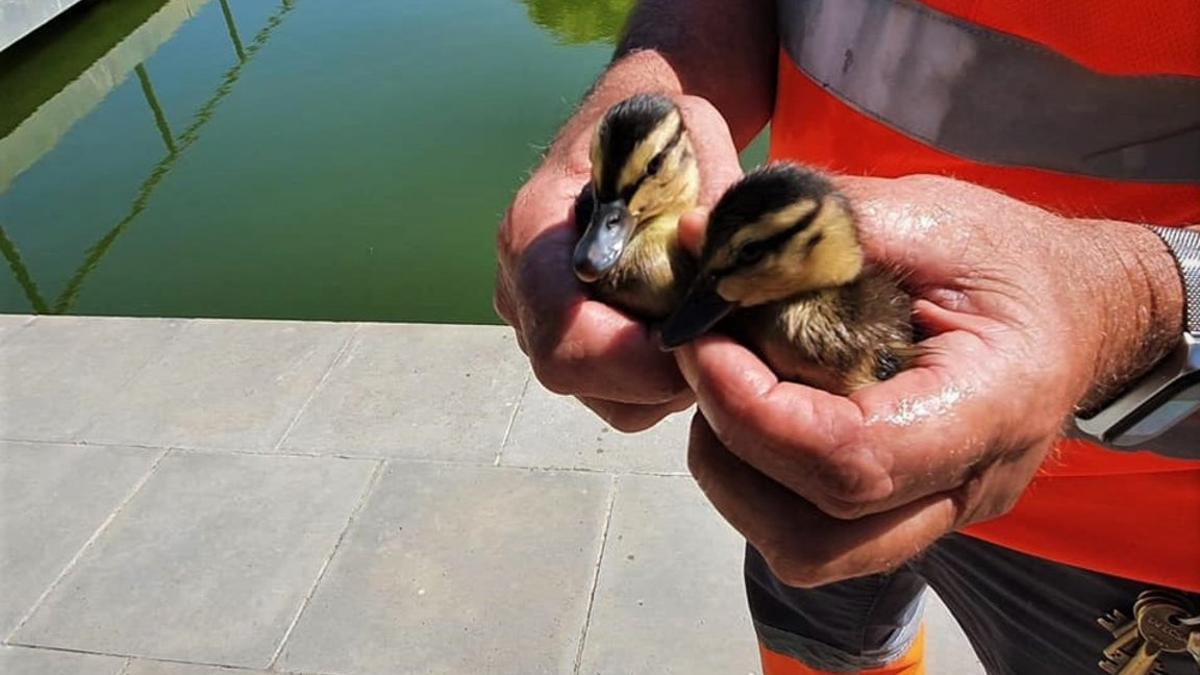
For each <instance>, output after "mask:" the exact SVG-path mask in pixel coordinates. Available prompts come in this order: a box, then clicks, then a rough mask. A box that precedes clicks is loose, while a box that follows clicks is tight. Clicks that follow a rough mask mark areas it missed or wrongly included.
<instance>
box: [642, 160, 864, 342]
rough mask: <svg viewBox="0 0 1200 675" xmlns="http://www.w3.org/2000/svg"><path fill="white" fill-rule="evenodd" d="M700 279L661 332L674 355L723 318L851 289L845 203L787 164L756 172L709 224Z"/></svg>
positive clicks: (853, 264)
mask: <svg viewBox="0 0 1200 675" xmlns="http://www.w3.org/2000/svg"><path fill="white" fill-rule="evenodd" d="M699 267H700V271H699V274H698V275H697V276H696V279H695V280H694V281H693V283H692V286H691V287H690V289H689V290H688V293H687V295H686V296H685V297H684V300H683V302H682V303H681V304H680V306H679V308H678V309H676V311H675V313H674V314H673V315H672V316H671V317H670V318H669V319H668V320H667V322H666V323H665V324H664V325H663V327H662V344H663V347H664V348H665V349H673V348H675V347H678V346H680V345H682V344H684V343H686V342H689V341H690V340H692V339H694V338H696V337H698V336H699V335H701V334H702V333H704V332H705V331H707V330H708V329H710V328H712V327H713V326H714V325H715V324H716V323H717V322H718V321H720V320H721V319H722V318H723V317H725V316H726V315H727V314H728V313H729V312H731V311H733V310H734V309H737V308H739V307H753V306H756V305H763V304H767V303H771V302H779V301H785V300H788V299H789V298H793V297H796V296H800V295H804V294H808V293H813V292H816V291H820V290H823V289H828V288H836V287H838V286H842V285H845V284H847V283H850V282H852V281H854V280H855V279H857V278H858V276H859V274H860V273H861V272H862V268H863V253H862V248H861V246H860V245H859V243H858V234H857V229H856V226H855V221H854V215H853V213H852V212H851V210H850V206H849V203H848V202H847V201H846V199H845V198H844V197H843V196H842V195H841V194H839V193H838V192H837V191H836V190H835V189H834V187H833V185H832V184H831V183H830V182H829V181H828V180H827V179H826V178H824V177H823V176H821V175H819V174H816V173H813V172H811V171H808V170H806V169H802V168H800V167H798V166H795V165H792V164H774V165H771V166H768V167H766V168H762V169H759V170H757V171H754V172H752V173H750V174H748V175H746V177H744V178H743V179H742V180H741V181H739V182H738V183H737V184H735V185H734V186H733V187H731V188H730V189H729V190H728V191H727V192H726V193H725V194H724V196H722V197H721V199H720V201H718V202H717V205H716V207H714V208H713V211H712V213H711V214H710V216H709V221H708V229H707V231H706V233H705V241H704V246H703V248H702V250H701V254H700V264H699Z"/></svg>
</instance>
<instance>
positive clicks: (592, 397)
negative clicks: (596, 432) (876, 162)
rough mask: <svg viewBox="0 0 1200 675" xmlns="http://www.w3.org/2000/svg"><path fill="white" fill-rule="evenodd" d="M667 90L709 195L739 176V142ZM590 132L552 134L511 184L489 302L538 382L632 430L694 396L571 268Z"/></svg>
mask: <svg viewBox="0 0 1200 675" xmlns="http://www.w3.org/2000/svg"><path fill="white" fill-rule="evenodd" d="M674 99H675V101H676V102H677V103H678V105H679V106H680V109H681V110H682V111H683V116H684V121H685V123H686V125H687V129H688V133H689V135H690V137H691V141H692V145H693V148H694V150H695V152H696V155H697V159H698V163H699V166H700V167H701V195H700V201H701V203H702V204H712V203H713V202H715V201H716V198H717V197H718V196H720V194H721V193H722V192H723V191H724V189H725V188H726V187H728V185H729V184H730V183H732V182H733V181H734V180H736V179H737V178H738V177H740V175H741V169H740V166H739V164H738V157H737V150H736V148H735V147H734V145H733V141H732V139H731V138H730V134H729V129H728V127H727V125H726V124H725V121H724V119H723V118H722V117H721V115H720V113H719V112H717V110H716V109H715V108H713V107H712V105H710V104H709V103H708V102H707V101H705V100H704V99H702V98H698V97H694V96H680V97H674ZM590 133H591V126H590V125H585V127H584V128H583V129H582V130H581V133H580V134H577V136H578V137H577V138H565V139H560V140H559V142H558V143H557V144H556V147H557V151H552V153H551V155H550V156H549V157H548V158H547V160H546V162H544V163H543V165H542V166H541V167H540V168H539V169H538V170H537V171H536V172H535V174H534V175H533V177H532V178H530V180H529V182H527V183H526V184H525V186H524V187H522V188H521V190H520V191H519V192H518V193H517V196H516V198H515V199H514V200H513V203H512V206H510V207H509V210H508V212H507V213H506V214H505V216H504V219H503V220H502V221H501V223H500V229H499V233H498V235H497V246H496V248H497V252H498V254H499V268H498V272H497V279H496V290H495V296H494V300H493V302H494V305H495V308H496V312H497V313H498V314H499V315H500V316H501V317H502V318H503V319H504V320H505V321H506V322H507V323H508V324H509V325H511V326H512V327H513V328H514V329H515V330H516V333H517V341H518V343H519V344H520V346H521V349H522V350H523V351H524V352H525V353H526V354H527V355H528V356H529V358H530V361H531V362H532V364H533V370H534V374H535V375H536V376H537V378H538V380H539V381H541V383H542V384H543V385H545V386H546V387H547V388H548V389H550V390H551V391H554V392H556V393H559V394H571V395H574V396H576V397H578V398H579V399H580V400H581V401H583V402H584V404H586V405H587V406H588V407H590V408H591V409H592V410H594V411H595V412H596V413H597V414H599V415H600V416H601V417H602V418H604V419H605V421H607V422H608V423H609V424H611V425H612V426H613V427H615V428H617V429H620V430H623V431H637V430H641V429H645V428H648V427H650V426H653V425H654V424H655V423H657V422H658V421H659V420H660V419H662V418H663V417H665V416H666V415H669V414H671V413H673V412H678V411H680V410H683V409H685V408H687V407H688V406H690V405H691V404H692V402H693V397H692V393H691V391H690V390H689V389H688V388H687V385H686V383H685V382H684V380H683V378H682V377H681V376H680V373H679V370H678V368H677V367H676V364H675V360H674V359H673V358H672V357H671V356H669V355H667V354H663V353H662V351H661V350H659V348H658V341H657V339H655V338H654V337H652V336H651V335H650V332H649V329H648V327H647V326H645V325H644V324H642V323H640V322H638V321H637V320H635V319H633V318H631V317H629V316H628V315H626V314H624V313H623V312H621V311H620V310H617V309H615V308H613V307H610V306H608V305H605V304H603V303H601V302H598V301H595V300H592V299H590V298H589V297H588V295H587V292H586V289H585V288H584V286H583V285H582V284H580V283H579V281H578V280H577V279H576V278H575V276H574V273H573V272H572V268H571V255H572V249H573V248H574V245H575V240H576V238H577V236H578V235H577V233H576V232H575V230H574V228H573V227H572V225H571V223H572V222H573V215H572V210H573V207H574V203H575V199H576V197H577V196H578V195H579V192H580V191H581V190H582V188H583V186H584V185H585V184H586V183H587V181H588V178H589V174H590V166H589V164H588V159H587V141H588V138H589V137H590Z"/></svg>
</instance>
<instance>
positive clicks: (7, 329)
mask: <svg viewBox="0 0 1200 675" xmlns="http://www.w3.org/2000/svg"><path fill="white" fill-rule="evenodd" d="M32 320H33V317H32V316H29V315H27V314H0V342H4V339H5V338H7V337H9V336H11V335H13V334H14V333H16V332H17V331H18V330H20V328H21V327H22V326H25V325H26V324H28V323H29V322H30V321H32Z"/></svg>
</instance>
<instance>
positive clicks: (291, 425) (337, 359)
mask: <svg viewBox="0 0 1200 675" xmlns="http://www.w3.org/2000/svg"><path fill="white" fill-rule="evenodd" d="M361 328H362V327H361V326H360V325H357V324H356V325H355V326H354V327H353V328H352V329H350V333H349V334H348V335H346V340H345V341H344V342H342V346H341V348H340V349H338V351H337V354H334V355H333V359H331V360H330V361H329V366H328V367H326V368H325V372H323V373H321V379H319V380H317V383H316V384H315V385H314V386H313V388H312V391H310V392H308V397H307V398H305V399H304V403H301V404H300V408H299V409H298V410H297V411H296V414H295V415H294V416H293V417H292V420H291V421H290V422H288V425H287V428H286V429H284V430H283V433H282V434H280V436H279V440H277V441H275V444H274V445H272V446H271V447H272V449H274V450H279V449H280V448H281V447H283V443H284V441H286V440H287V438H288V436H290V435H291V434H292V430H293V429H295V428H296V425H297V424H299V423H300V418H301V417H303V416H304V413H305V412H307V411H308V406H309V404H311V403H312V402H313V399H315V398H316V397H317V394H318V393H319V392H320V391H321V388H322V387H324V386H325V382H326V381H327V380H328V379H329V377H330V376H331V375H332V374H333V371H334V369H335V368H337V366H338V364H339V363H341V362H342V357H344V356H345V355H346V352H348V351H350V346H351V345H353V344H354V338H355V336H357V335H358V333H359V330H360V329H361Z"/></svg>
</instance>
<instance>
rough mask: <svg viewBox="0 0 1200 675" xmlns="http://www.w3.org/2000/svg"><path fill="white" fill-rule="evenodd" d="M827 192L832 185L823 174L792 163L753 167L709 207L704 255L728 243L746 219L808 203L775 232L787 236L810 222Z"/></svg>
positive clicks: (754, 219)
mask: <svg viewBox="0 0 1200 675" xmlns="http://www.w3.org/2000/svg"><path fill="white" fill-rule="evenodd" d="M830 194H833V185H832V184H831V183H830V182H829V181H828V180H826V179H825V178H824V177H823V176H821V175H820V174H817V173H814V172H812V171H806V170H804V169H801V168H800V167H797V166H795V165H792V164H773V165H769V166H766V167H764V168H761V169H758V170H756V171H753V172H751V173H749V174H747V175H746V176H745V177H744V178H742V180H740V181H738V183H737V184H736V185H734V186H733V187H732V188H730V189H729V190H728V191H727V192H726V193H725V195H724V196H723V197H721V199H720V200H719V201H718V202H717V205H716V206H715V207H714V208H713V211H712V214H711V215H710V216H709V221H708V232H707V234H706V236H705V242H704V248H705V250H706V252H707V253H706V254H705V255H706V257H708V256H711V255H712V254H714V253H715V252H716V251H717V250H719V249H721V248H724V247H726V246H727V245H728V244H730V243H731V242H730V240H731V239H732V238H733V236H734V235H735V234H737V233H739V232H744V231H746V230H745V225H746V223H755V222H761V221H767V220H770V219H771V217H772V216H775V217H776V218H778V217H779V216H780V215H781V214H783V213H785V212H787V211H789V210H794V209H796V208H797V205H798V204H809V205H811V206H810V207H809V208H807V209H806V210H805V211H804V212H803V213H799V214H797V215H796V217H797V218H798V219H797V220H796V221H794V222H793V224H792V225H790V226H789V227H788V228H787V230H790V232H787V230H785V231H781V232H780V233H779V234H780V235H784V238H786V237H790V236H792V235H794V234H796V232H798V231H799V230H802V229H804V228H807V227H808V226H809V225H811V224H812V222H813V221H814V220H815V219H816V217H817V215H818V214H819V213H820V210H821V205H822V203H823V202H824V200H825V198H826V197H827V196H829V195H830ZM797 226H801V227H799V228H797ZM785 233H786V234H785Z"/></svg>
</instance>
